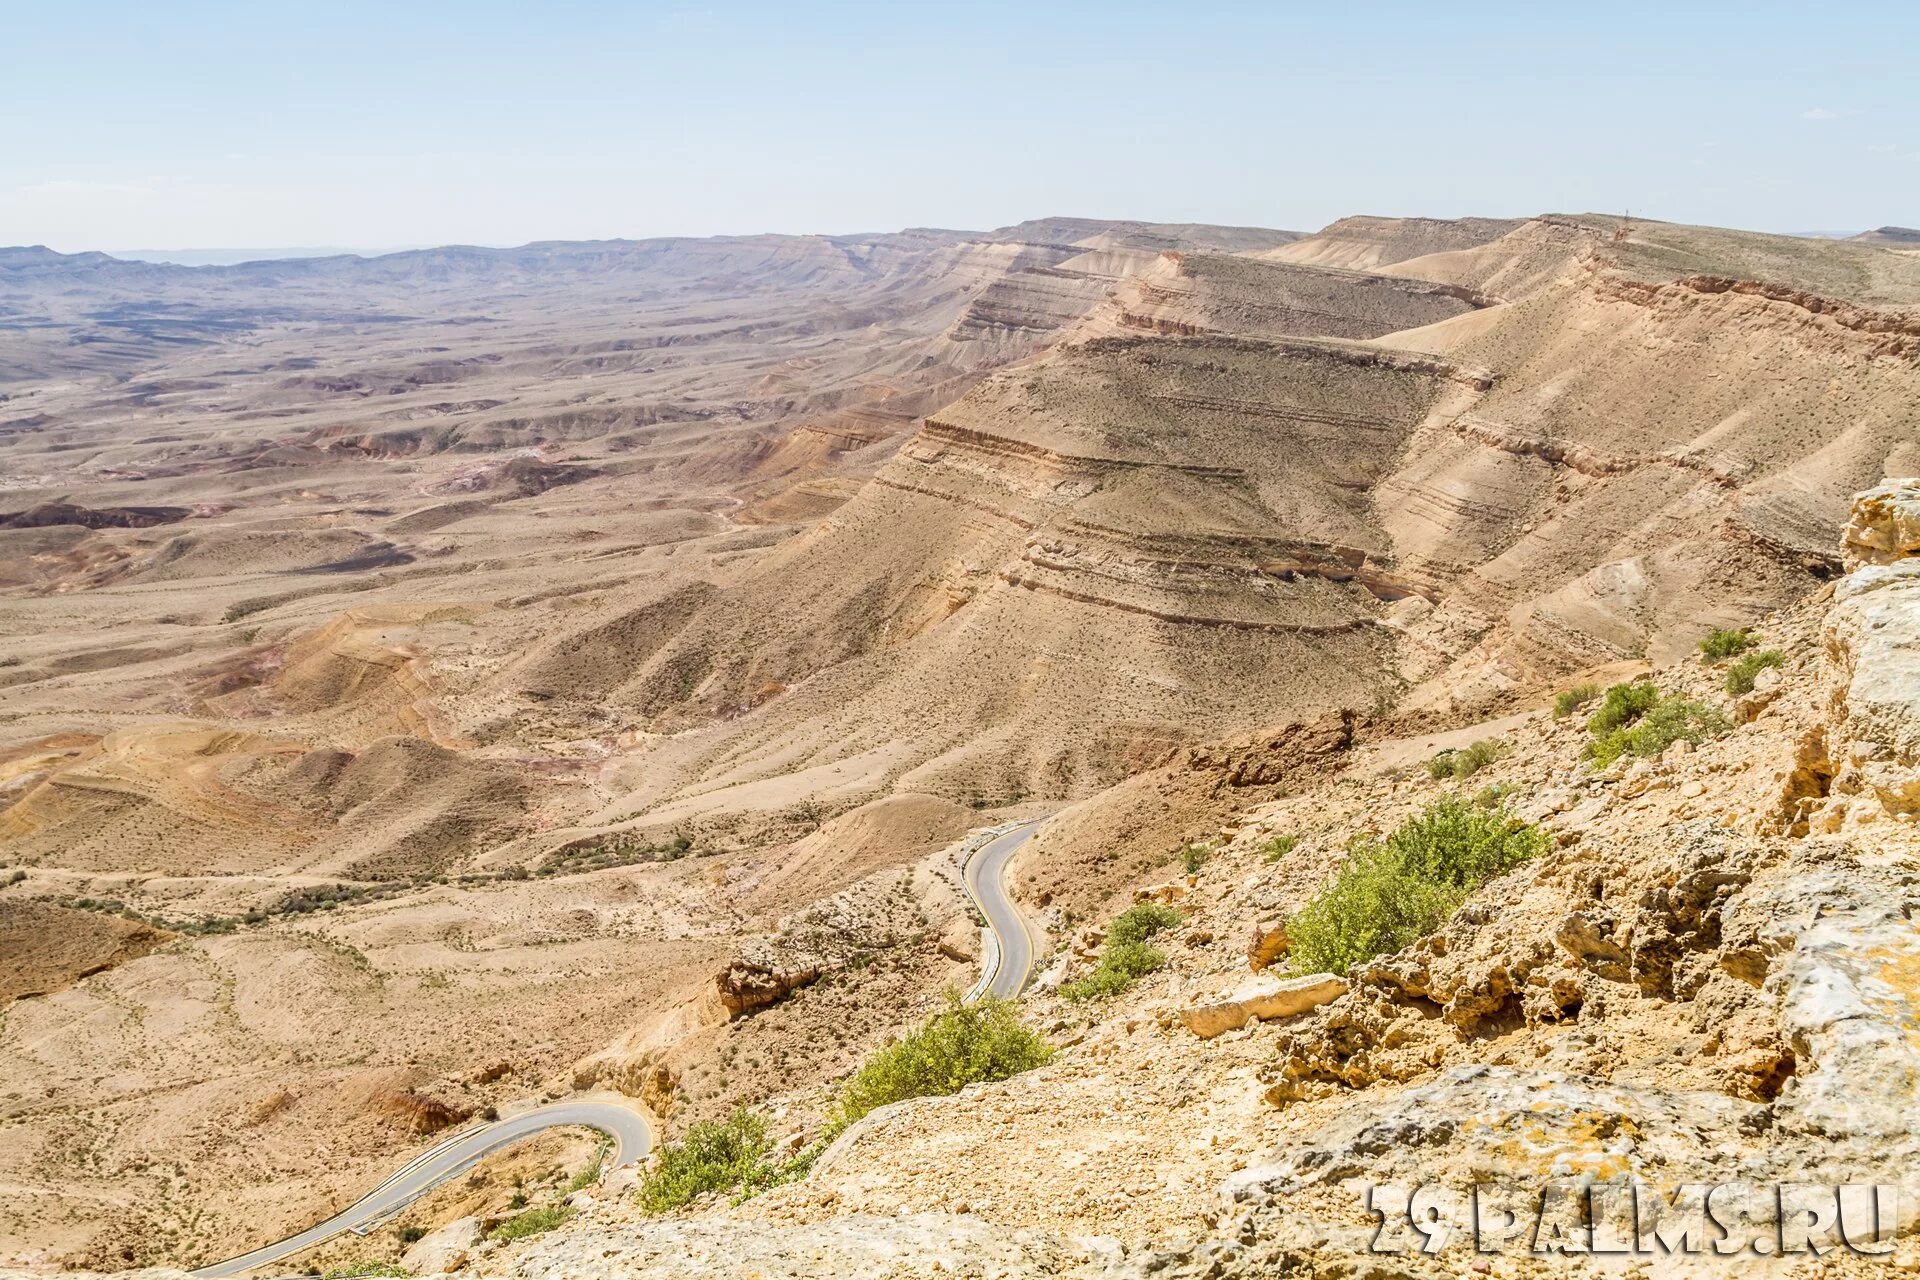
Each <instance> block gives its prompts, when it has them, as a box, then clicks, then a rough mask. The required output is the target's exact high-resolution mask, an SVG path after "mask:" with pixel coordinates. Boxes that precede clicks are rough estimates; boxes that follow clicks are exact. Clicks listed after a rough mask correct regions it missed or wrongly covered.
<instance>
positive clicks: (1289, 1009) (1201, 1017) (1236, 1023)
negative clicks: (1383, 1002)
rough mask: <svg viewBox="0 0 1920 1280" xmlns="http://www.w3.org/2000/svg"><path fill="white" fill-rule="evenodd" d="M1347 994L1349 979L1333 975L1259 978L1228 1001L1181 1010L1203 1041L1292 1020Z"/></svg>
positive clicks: (1183, 1020) (1188, 1023)
mask: <svg viewBox="0 0 1920 1280" xmlns="http://www.w3.org/2000/svg"><path fill="white" fill-rule="evenodd" d="M1346 993H1347V980H1346V979H1345V978H1337V977H1335V976H1334V975H1333V974H1331V973H1314V974H1308V975H1307V976H1306V977H1304V978H1269V977H1261V978H1256V979H1254V980H1253V981H1252V982H1249V983H1246V984H1244V985H1243V986H1241V987H1240V988H1239V989H1237V990H1236V991H1235V992H1234V993H1233V994H1232V995H1231V996H1228V997H1227V998H1226V999H1224V1000H1214V1001H1209V1002H1208V1003H1206V1004H1198V1005H1192V1006H1189V1007H1188V1008H1185V1009H1182V1010H1181V1011H1180V1020H1181V1021H1182V1022H1184V1023H1185V1024H1186V1025H1187V1030H1189V1031H1191V1032H1193V1033H1194V1034H1195V1035H1197V1036H1199V1037H1200V1038H1201V1039H1202V1040H1211V1039H1212V1038H1213V1037H1214V1036H1217V1035H1223V1034H1225V1033H1226V1032H1229V1031H1238V1030H1239V1029H1240V1028H1241V1027H1244V1026H1246V1025H1247V1024H1248V1023H1250V1022H1264V1021H1269V1020H1271V1019H1274V1018H1291V1017H1293V1016H1294V1015H1296V1014H1301V1013H1305V1012H1307V1011H1308V1010H1309V1009H1317V1008H1319V1007H1320V1006H1321V1005H1323V1004H1329V1003H1331V1002H1333V1001H1335V1000H1338V999H1339V998H1340V997H1341V996H1343V995H1345V994H1346Z"/></svg>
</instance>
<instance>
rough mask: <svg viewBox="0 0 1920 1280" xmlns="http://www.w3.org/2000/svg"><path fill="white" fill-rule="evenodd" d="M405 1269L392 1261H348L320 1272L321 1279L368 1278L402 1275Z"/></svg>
mask: <svg viewBox="0 0 1920 1280" xmlns="http://www.w3.org/2000/svg"><path fill="white" fill-rule="evenodd" d="M406 1274H407V1269H406V1268H405V1267H403V1266H400V1265H399V1264H398V1263H393V1262H348V1263H343V1264H342V1265H340V1266H337V1267H334V1268H332V1269H331V1270H328V1271H325V1272H322V1273H321V1280H370V1278H371V1277H374V1276H404V1275H406Z"/></svg>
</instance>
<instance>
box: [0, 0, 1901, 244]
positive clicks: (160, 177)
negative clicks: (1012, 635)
mask: <svg viewBox="0 0 1920 1280" xmlns="http://www.w3.org/2000/svg"><path fill="white" fill-rule="evenodd" d="M1622 208H1631V209H1632V210H1633V212H1634V213H1636V214H1644V215H1646V216H1650V217H1659V218H1671V219H1678V220H1683V221H1690V222H1709V223H1718V224H1724V225H1733V226H1745V227H1758V228H1764V229H1769V230H1779V231H1807V230H1834V229H1857V228H1862V227H1867V226H1872V225H1878V224H1881V223H1889V222H1893V223H1905V224H1907V225H1913V224H1916V223H1920V3H1913V2H1911V0H1909V2H1908V3H1903V4H1893V3H1886V4H1856V5H1841V4H1827V5H1823V6H1816V5H1814V4H1811V3H1807V4H1797V5H1791V6H1788V5H1778V6H1776V5H1766V4H1747V5H1732V4H1727V5H1719V6H1712V7H1702V6H1698V5H1687V4H1683V3H1668V4H1658V5H1650V4H1641V3H1609V2H1608V0H1589V2H1587V3H1583V4H1581V5H1579V7H1578V10H1577V12H1576V11H1574V10H1573V7H1572V6H1569V5H1566V4H1563V3H1561V2H1560V0H1536V2H1535V3H1531V4H1525V5H1517V4H1516V5H1505V4H1500V5H1495V4H1472V3H1442V2H1440V0H1432V2H1430V3H1424V4H1372V5H1368V4H1360V3H1354V2H1352V0H1321V2H1320V3H1315V4H1311V5H1307V4H1282V3H1273V4H1232V3H1208V2H1206V0H1189V2H1187V3H1164V4H1129V3H1125V2H1124V0H1114V2H1111V3H1105V4H1093V3H1073V4H1044V3H1035V4H1031V5H1014V4H999V3H938V2H936V0H925V2H921V3H913V2H912V0H903V2H902V3H897V4H885V5H882V4H857V3H843V4H806V3H800V2H797V0H796V2H795V3H789V4H713V5H707V6H702V5H698V4H681V5H653V4H646V3H630V4H621V5H613V4H584V3H567V2H565V0H561V2H557V3H546V4H532V3H528V4H512V5H510V4H497V3H487V2H485V0H470V2H469V3H464V4H438V3H432V4H429V3H407V2H406V0H387V2H386V3H383V4H364V3H357V2H355V0H341V2H328V3H290V2H288V3H275V2H271V0H269V2H265V3H250V4H208V3H191V2H187V0H182V2H172V3H169V2H160V0H136V2H127V3H120V2H101V3H89V2H88V0H68V2H67V3H64V4H60V3H52V2H46V3H20V2H17V0H0V244H10V243H34V242H41V243H47V244H50V245H52V246H54V247H55V248H58V249H63V250H77V249H84V248H148V247H164V248H182V247H203V246H242V247H248V246H260V247H267V246H285V245H348V246H387V245H397V244H428V243H444V242H456V241H457V242H474V243H486V244H508V243H518V242H521V241H525V240H530V239H540V238H568V239H572V238H590V237H609V236H648V235H662V234H681V233H690V234H707V233H720V232H753V231H855V230H875V229H891V228H895V227H901V226H909V225H942V226H959V227H989V226H994V225H998V224H1001V223H1006V222H1011V221H1016V220H1018V219H1021V218H1026V217H1034V216H1039V215H1043V214H1055V213H1073V214H1085V215H1090V216H1100V217H1138V218H1147V219H1156V220H1169V221H1188V220H1193V221H1210V222H1229V223H1250V224H1260V225H1265V226H1276V227H1292V228H1302V229H1311V228H1313V227H1316V226H1319V225H1321V224H1323V223H1325V222H1327V221H1329V220H1331V219H1333V218H1335V217H1338V216H1339V215H1341V214H1345V213H1356V212H1365V213H1387V214H1410V213H1428V214H1437V215H1458V214H1468V213H1481V214H1501V215H1512V214H1526V213H1536V212H1541V211H1544V210H1603V211H1613V210H1619V209H1622Z"/></svg>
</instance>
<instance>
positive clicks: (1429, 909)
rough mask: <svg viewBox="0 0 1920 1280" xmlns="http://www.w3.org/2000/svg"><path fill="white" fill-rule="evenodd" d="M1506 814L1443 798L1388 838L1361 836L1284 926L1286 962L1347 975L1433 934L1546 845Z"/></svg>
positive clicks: (1308, 969)
mask: <svg viewBox="0 0 1920 1280" xmlns="http://www.w3.org/2000/svg"><path fill="white" fill-rule="evenodd" d="M1546 847H1547V846H1546V838H1545V837H1544V836H1542V835H1541V834H1540V831H1539V830H1538V829H1537V828H1535V827H1532V826H1529V825H1527V824H1526V823H1523V822H1519V821H1517V820H1515V819H1514V818H1513V817H1511V816H1510V815H1508V814H1507V813H1506V812H1505V811H1504V810H1488V809H1483V808H1481V807H1479V806H1478V805H1475V804H1472V803H1469V802H1468V801H1465V800H1461V799H1459V798H1457V797H1454V796H1447V797H1444V798H1442V799H1440V800H1436V801H1434V803H1432V804H1431V805H1429V806H1427V808H1426V810H1425V811H1424V812H1422V813H1420V814H1417V815H1415V816H1414V817H1411V818H1408V819H1407V820H1406V821H1405V822H1403V823H1401V824H1400V826H1399V827H1398V828H1397V829H1395V830H1394V832H1393V833H1392V834H1391V835H1389V836H1387V838H1386V839H1385V840H1379V839H1375V838H1373V837H1371V836H1361V837H1359V838H1357V839H1356V840H1354V841H1353V842H1352V843H1351V844H1350V845H1349V846H1348V855H1347V862H1346V865H1345V866H1343V867H1342V868H1341V869H1340V871H1339V873H1338V874H1337V875H1335V876H1334V878H1333V880H1332V881H1331V882H1329V883H1328V885H1327V886H1326V888H1324V889H1322V890H1321V892H1320V894H1319V896H1317V897H1316V898H1314V900H1313V901H1312V902H1309V903H1308V904H1307V905H1306V906H1305V907H1304V908H1302V909H1301V910H1300V911H1299V912H1297V913H1296V914H1295V915H1294V916H1293V918H1292V919H1290V920H1288V921H1287V938H1288V941H1289V942H1290V943H1291V949H1292V966H1293V968H1294V969H1295V970H1296V971H1297V972H1300V973H1321V972H1325V973H1339V974H1344V973H1346V972H1347V970H1348V969H1350V968H1351V967H1352V966H1354V965H1356V964H1359V963H1362V962H1364V961H1367V960H1371V959H1373V958H1374V957H1375V956H1381V955H1386V954H1389V953H1390V952H1394V951H1398V950H1400V948H1402V947H1404V946H1406V945H1408V944H1409V943H1411V942H1413V941H1415V940H1416V939H1418V938H1420V937H1423V936H1424V935H1426V934H1429V933H1431V932H1433V931H1434V930H1435V929H1437V928H1438V927H1439V926H1440V925H1441V924H1442V923H1444V922H1445V921H1446V919H1447V917H1448V916H1450V915H1452V914H1453V911H1454V909H1455V908H1456V907H1458V906H1459V905H1460V904H1461V903H1462V902H1464V901H1466V899H1467V897H1468V896H1469V895H1470V894H1472V893H1473V891H1474V890H1475V889H1476V888H1478V887H1479V886H1480V885H1482V884H1484V883H1485V882H1486V881H1488V880H1491V879H1493V878H1494V877H1495V876H1498V875H1501V874H1503V873H1504V872H1506V871H1509V870H1511V869H1512V868H1514V867H1517V866H1519V865H1520V864H1521V863H1523V862H1525V861H1527V860H1528V859H1529V858H1532V857H1535V856H1537V855H1538V854H1539V853H1541V852H1542V851H1543V850H1545V848H1546Z"/></svg>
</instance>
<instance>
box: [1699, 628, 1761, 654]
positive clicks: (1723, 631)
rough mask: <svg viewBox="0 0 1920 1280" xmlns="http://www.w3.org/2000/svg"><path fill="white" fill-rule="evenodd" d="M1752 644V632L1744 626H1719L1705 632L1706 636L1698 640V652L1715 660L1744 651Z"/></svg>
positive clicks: (1751, 646)
mask: <svg viewBox="0 0 1920 1280" xmlns="http://www.w3.org/2000/svg"><path fill="white" fill-rule="evenodd" d="M1754 644H1755V641H1754V638H1753V633H1752V632H1751V631H1748V630H1747V629H1746V628H1745V627H1733V628H1726V627H1720V628H1716V629H1715V630H1713V631H1710V632H1708V633H1707V638H1706V639H1705V640H1702V641H1701V642H1700V652H1701V653H1704V654H1706V655H1707V657H1709V658H1711V659H1714V660H1716V661H1717V660H1719V659H1721V658H1731V657H1733V656H1734V655H1735V654H1738V653H1745V652H1746V651H1747V650H1749V649H1751V648H1753V646H1754Z"/></svg>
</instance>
